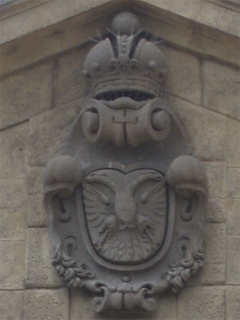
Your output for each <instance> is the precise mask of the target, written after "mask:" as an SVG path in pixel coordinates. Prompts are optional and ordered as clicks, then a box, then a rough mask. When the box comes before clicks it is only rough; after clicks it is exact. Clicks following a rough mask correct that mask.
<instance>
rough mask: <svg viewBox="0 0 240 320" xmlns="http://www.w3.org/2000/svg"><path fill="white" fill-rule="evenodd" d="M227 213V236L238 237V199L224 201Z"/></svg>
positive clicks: (239, 230) (239, 208) (239, 233)
mask: <svg viewBox="0 0 240 320" xmlns="http://www.w3.org/2000/svg"><path fill="white" fill-rule="evenodd" d="M226 206H227V207H226V210H227V213H228V228H227V231H228V234H230V235H240V199H232V198H229V199H227V201H226Z"/></svg>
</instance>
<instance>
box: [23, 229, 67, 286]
mask: <svg viewBox="0 0 240 320" xmlns="http://www.w3.org/2000/svg"><path fill="white" fill-rule="evenodd" d="M26 256H27V260H26V261H27V262H26V286H27V287H28V288H36V287H38V288H39V287H47V288H50V287H59V286H61V285H62V282H61V280H60V278H58V276H57V273H56V271H55V269H54V267H53V266H52V264H51V261H52V252H50V239H49V235H48V232H47V230H46V229H45V228H29V229H28V236H27V250H26Z"/></svg>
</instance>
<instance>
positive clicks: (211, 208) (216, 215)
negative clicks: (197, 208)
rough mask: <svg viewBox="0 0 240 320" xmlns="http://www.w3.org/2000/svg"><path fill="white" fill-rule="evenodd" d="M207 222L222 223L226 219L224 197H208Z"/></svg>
mask: <svg viewBox="0 0 240 320" xmlns="http://www.w3.org/2000/svg"><path fill="white" fill-rule="evenodd" d="M206 218H207V221H208V222H215V223H222V222H226V221H227V210H226V206H225V199H219V198H210V199H208V206H207V212H206Z"/></svg>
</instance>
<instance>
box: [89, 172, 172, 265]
mask: <svg viewBox="0 0 240 320" xmlns="http://www.w3.org/2000/svg"><path fill="white" fill-rule="evenodd" d="M83 203H84V208H85V219H86V226H87V229H88V234H89V238H90V241H91V243H92V246H93V247H94V249H95V251H96V252H97V254H98V255H100V256H101V257H102V258H103V259H105V260H107V261H109V262H111V263H113V264H120V265H129V264H140V263H143V262H144V261H146V260H148V259H150V258H152V257H153V256H155V255H156V254H157V253H158V252H159V251H160V250H161V248H162V246H163V244H164V239H165V237H166V232H167V216H168V212H167V211H168V208H167V186H166V182H165V179H164V176H163V175H162V173H160V172H159V171H156V170H152V169H139V170H134V171H131V172H129V173H124V172H122V171H120V170H116V169H101V170H96V171H93V172H91V173H90V174H89V175H88V176H87V177H86V178H85V179H84V182H83Z"/></svg>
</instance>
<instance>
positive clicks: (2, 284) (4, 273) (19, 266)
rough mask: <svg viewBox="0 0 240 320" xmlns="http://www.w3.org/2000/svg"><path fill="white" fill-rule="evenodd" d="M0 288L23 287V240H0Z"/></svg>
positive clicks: (16, 288)
mask: <svg viewBox="0 0 240 320" xmlns="http://www.w3.org/2000/svg"><path fill="white" fill-rule="evenodd" d="M0 257H1V263H0V289H4V290H6V289H7V290H8V289H9V290H10V289H11V290H12V289H15V290H18V289H23V288H24V264H25V242H24V241H4V240H1V241H0Z"/></svg>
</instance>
